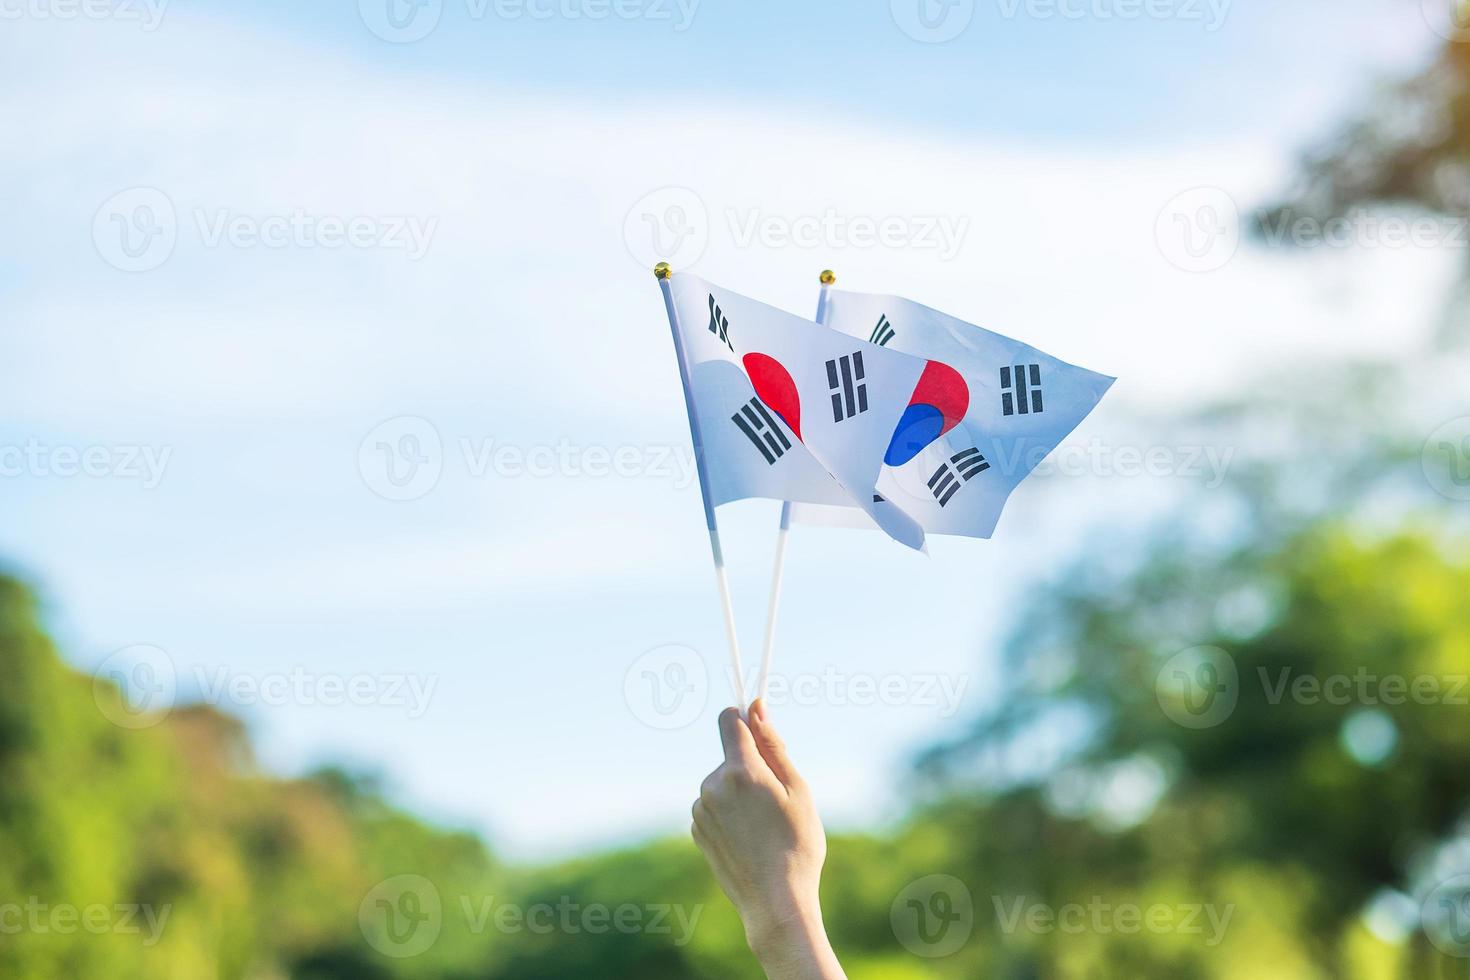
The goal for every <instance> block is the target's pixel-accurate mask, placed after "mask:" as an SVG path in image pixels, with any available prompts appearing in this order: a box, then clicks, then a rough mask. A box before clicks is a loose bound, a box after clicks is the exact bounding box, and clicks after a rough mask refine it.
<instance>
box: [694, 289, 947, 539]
mask: <svg viewBox="0 0 1470 980" xmlns="http://www.w3.org/2000/svg"><path fill="white" fill-rule="evenodd" d="M670 287H671V291H672V295H673V299H674V306H675V309H676V311H677V313H678V322H679V330H680V333H681V337H682V339H683V342H684V348H685V352H686V356H687V358H688V360H689V375H690V390H691V396H692V400H693V402H694V405H695V411H696V413H697V414H698V416H699V423H700V429H701V434H702V437H703V440H704V448H705V462H706V469H707V471H708V474H709V481H710V484H711V486H710V487H709V490H710V494H711V500H712V501H713V502H714V503H715V504H721V503H725V502H728V501H731V500H738V499H742V498H745V497H769V498H771V499H775V500H791V501H798V502H805V503H811V504H825V505H838V506H841V507H847V508H855V509H857V510H859V511H861V512H863V513H864V514H866V515H867V518H868V519H869V520H870V522H871V523H875V524H877V525H878V526H879V527H881V528H882V529H883V530H884V531H886V532H887V533H888V534H889V535H890V536H891V537H893V538H894V539H895V540H897V541H900V542H901V543H903V544H905V545H908V546H909V547H911V548H916V549H922V547H923V544H924V533H923V530H922V529H921V528H920V526H919V524H918V523H917V522H916V521H915V520H914V519H913V518H912V517H910V516H908V515H907V514H905V513H904V512H903V511H902V510H901V509H899V508H898V507H895V506H893V505H892V504H891V503H889V502H888V501H887V500H886V499H885V497H884V496H883V495H882V493H881V491H879V490H878V489H877V483H878V479H879V475H880V473H881V472H882V470H883V468H884V464H883V460H884V456H885V454H887V453H888V452H889V447H890V443H891V442H892V440H893V437H894V433H895V431H896V430H897V428H898V426H899V423H900V420H901V419H902V417H903V415H904V413H905V411H906V410H907V406H908V405H909V403H910V401H911V399H912V396H913V392H914V389H915V387H916V386H917V385H918V383H919V380H920V378H921V377H923V376H924V374H925V370H926V363H925V361H924V360H922V359H920V358H916V357H911V356H909V355H907V354H903V353H900V352H898V351H897V350H891V349H885V348H883V347H881V346H879V345H877V344H873V343H870V342H868V340H867V339H866V338H856V337H851V336H846V335H844V334H842V333H840V332H837V331H833V330H829V329H826V328H825V327H822V326H819V325H818V324H816V323H814V322H812V321H811V320H806V319H803V318H802V317H799V316H796V315H794V314H791V313H787V312H785V311H784V310H779V309H776V308H775V307H771V306H767V305H765V304H764V303H760V302H757V301H755V300H753V299H750V298H748V297H746V296H742V295H740V294H739V293H736V292H732V291H730V290H728V289H725V288H723V287H721V286H717V285H714V284H713V283H710V282H706V281H705V280H703V279H700V278H699V277H698V276H694V275H690V274H689V273H677V274H675V275H673V276H672V277H671V279H670Z"/></svg>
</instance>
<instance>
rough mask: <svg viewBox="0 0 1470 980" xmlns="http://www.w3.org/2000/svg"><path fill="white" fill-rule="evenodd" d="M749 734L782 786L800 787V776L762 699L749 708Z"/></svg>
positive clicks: (788, 787)
mask: <svg viewBox="0 0 1470 980" xmlns="http://www.w3.org/2000/svg"><path fill="white" fill-rule="evenodd" d="M750 733H751V735H753V736H755V747H756V749H757V750H758V751H759V752H760V754H761V758H762V759H765V760H766V765H768V766H770V767H771V772H773V773H775V774H776V778H777V779H779V780H781V783H782V785H784V786H785V787H786V788H787V789H795V788H796V787H798V786H800V785H801V784H802V782H801V774H800V773H798V772H797V771H796V766H794V765H792V763H791V759H790V757H789V756H787V754H786V743H785V742H783V741H782V740H781V736H780V735H778V734H777V733H776V729H775V728H774V727H773V726H772V725H771V719H770V716H769V715H767V713H766V702H765V701H764V700H763V699H760V698H757V699H756V701H755V702H754V703H753V704H752V705H751V706H750Z"/></svg>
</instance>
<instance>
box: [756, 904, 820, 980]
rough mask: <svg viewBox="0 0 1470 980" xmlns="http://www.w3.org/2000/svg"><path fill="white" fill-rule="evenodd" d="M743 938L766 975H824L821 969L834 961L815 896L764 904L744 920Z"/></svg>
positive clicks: (773, 976)
mask: <svg viewBox="0 0 1470 980" xmlns="http://www.w3.org/2000/svg"><path fill="white" fill-rule="evenodd" d="M745 939H746V942H747V943H748V944H749V946H750V951H751V952H752V953H754V954H755V957H756V959H757V960H759V961H760V964H761V966H762V967H763V968H764V969H765V971H766V975H767V976H768V977H772V978H776V977H808V976H827V975H829V974H828V973H827V972H825V970H824V968H825V967H826V965H827V964H828V963H835V962H836V957H835V956H834V955H833V952H832V946H831V943H830V942H829V941H828V939H827V930H826V927H825V925H824V924H823V922H822V909H821V906H820V904H819V903H818V902H817V901H816V899H812V900H810V901H788V902H785V903H777V904H775V905H770V906H767V907H766V909H765V914H764V915H762V916H761V918H760V920H759V921H752V922H749V923H746V928H745Z"/></svg>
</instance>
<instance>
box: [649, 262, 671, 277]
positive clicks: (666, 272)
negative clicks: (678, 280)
mask: <svg viewBox="0 0 1470 980" xmlns="http://www.w3.org/2000/svg"><path fill="white" fill-rule="evenodd" d="M672 272H673V270H672V269H670V268H669V264H668V263H667V262H660V263H659V264H658V265H656V266H654V267H653V278H655V279H667V278H669V276H670V274H672Z"/></svg>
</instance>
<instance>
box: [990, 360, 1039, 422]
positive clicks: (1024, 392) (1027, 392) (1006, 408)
mask: <svg viewBox="0 0 1470 980" xmlns="http://www.w3.org/2000/svg"><path fill="white" fill-rule="evenodd" d="M1028 368H1029V369H1030V374H1031V382H1030V384H1029V385H1028V384H1027V383H1026V374H1027V369H1028ZM1014 370H1015V384H1014V385H1013V384H1011V371H1012V369H1011V368H1010V367H1003V368H1001V369H1000V407H1001V410H1002V411H1003V413H1004V414H1006V415H1035V414H1038V413H1039V412H1040V411H1041V365H1040V364H1017V365H1016V366H1015V369H1014Z"/></svg>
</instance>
